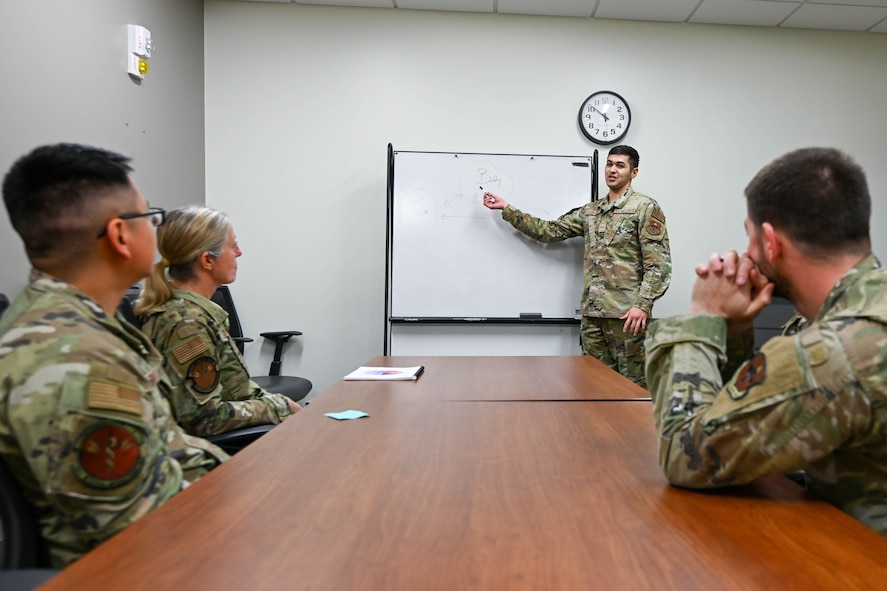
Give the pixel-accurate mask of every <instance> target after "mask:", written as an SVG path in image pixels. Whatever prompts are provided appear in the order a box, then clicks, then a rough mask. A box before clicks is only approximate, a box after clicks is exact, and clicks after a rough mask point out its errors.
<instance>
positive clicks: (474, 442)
mask: <svg viewBox="0 0 887 591" xmlns="http://www.w3.org/2000/svg"><path fill="white" fill-rule="evenodd" d="M418 361H419V360H417V359H415V358H404V357H399V358H385V359H381V358H377V359H373V360H370V361H369V362H367V364H366V365H370V364H378V365H381V364H383V363H384V364H386V365H392V366H398V365H415V364H418V363H417V362H418ZM421 364H423V365H425V367H426V370H425V373H424V374H423V375H422V377H420V378H419V380H418V381H415V382H385V383H375V382H374V383H370V382H340V383H338V384H336V385H334V386H333V387H332V388H330V389H329V390H327V391H326V392H324V393H322V394H321V395H320V396H318V397H316V398H315V399H314V400H313V401H312V402H311V404H310V405H309V406H308V407H307V408H305V409H304V410H303V411H302V412H300V413H298V414H297V415H296V416H295V417H293V418H292V419H290V420H287V421H285V422H284V423H283V424H282V425H280V426H279V427H277V428H275V429H274V430H272V431H271V432H270V433H268V434H267V435H265V436H264V437H262V438H261V439H260V440H259V441H257V442H256V443H255V444H253V445H251V446H250V447H248V448H247V449H245V450H244V451H243V452H241V453H240V454H238V455H237V456H235V457H234V458H233V459H232V460H231V461H230V462H227V463H226V464H224V465H222V466H220V467H219V468H217V469H216V470H214V471H213V472H212V473H210V474H209V475H207V476H206V477H204V478H202V479H201V480H200V481H198V482H197V483H196V484H195V485H194V486H192V487H190V488H189V489H187V490H185V491H184V492H182V493H181V494H179V495H177V496H175V497H174V498H173V499H171V500H170V501H169V502H168V503H166V504H165V505H163V506H162V507H160V508H159V509H157V510H155V511H153V512H152V513H150V514H149V515H148V516H146V517H145V518H144V519H142V520H140V521H139V522H137V523H135V524H134V525H132V526H131V527H129V528H128V529H126V530H125V531H123V532H121V533H120V534H118V535H117V536H116V537H115V538H113V539H111V540H109V541H108V542H106V543H105V544H103V545H101V546H99V547H98V548H97V549H95V550H93V551H92V552H91V553H89V554H88V555H87V556H85V557H84V558H83V559H81V560H80V561H78V562H77V563H75V564H73V565H72V566H70V567H69V568H67V569H66V570H64V571H63V572H62V573H61V574H59V575H58V576H56V577H55V578H54V579H53V580H51V581H50V582H49V583H47V584H46V585H45V586H44V587H43V589H46V590H48V591H51V590H57V589H58V590H60V589H65V590H69V591H70V590H73V589H126V590H127V591H137V590H141V589H146V590H152V591H156V590H159V589H164V590H165V589H188V590H201V589H213V590H218V589H249V590H251V591H252V590H255V591H258V590H266V589H268V590H271V589H273V590H280V589H320V590H337V591H338V590H363V589H367V590H376V589H379V590H411V591H412V590H423V591H424V590H437V589H440V590H447V591H451V590H461V589H470V590H473V589H495V590H500V589H502V590H512V589H528V590H529V589H532V590H545V589H571V590H572V589H607V590H610V589H619V590H623V589H628V590H631V589H644V590H647V589H680V590H692V589H705V590H711V589H718V590H733V589H735V590H740V589H742V590H745V589H768V590H769V589H805V590H809V589H854V590H856V589H876V588H883V587H884V585H885V583H884V581H885V580H887V566H885V560H884V557H885V556H887V540H885V539H884V538H882V537H880V536H878V535H877V534H875V533H874V532H873V531H871V530H869V529H867V528H866V527H864V526H862V525H861V524H859V523H858V522H857V521H855V520H854V519H852V518H850V517H848V516H847V515H845V514H843V513H841V512H840V511H838V510H837V509H834V508H833V507H831V506H830V505H828V504H826V503H823V502H820V501H817V500H814V499H811V498H808V497H806V496H805V493H804V492H803V491H802V489H801V488H800V487H798V486H797V485H795V484H794V483H792V482H791V481H790V480H788V479H787V478H784V477H782V476H775V477H772V478H768V479H764V480H762V481H759V482H757V483H755V484H753V485H750V486H746V487H741V488H736V489H731V490H727V491H720V492H694V491H686V490H681V489H678V488H675V487H672V486H669V485H668V484H667V483H666V481H665V479H664V478H663V476H662V473H661V471H660V469H659V465H658V463H657V459H656V457H657V452H656V437H655V433H654V429H653V424H652V414H651V407H650V402H649V401H648V400H643V399H642V398H639V397H637V394H638V389H637V388H636V387H635V386H634V385H633V384H630V383H629V382H628V381H627V380H623V379H620V380H613V379H612V376H611V375H608V372H609V373H612V372H611V371H610V370H609V369H607V368H605V367H604V366H603V365H601V364H599V363H597V362H595V361H594V360H591V359H590V358H557V357H546V358H541V357H540V358H536V357H532V358H530V357H526V358H501V357H495V358H494V357H489V358H423V359H422V360H421ZM579 366H581V367H582V368H584V369H583V370H582V371H579V370H576V369H575V368H576V367H579ZM520 367H523V368H524V369H523V370H522V371H518V370H517V369H515V368H520ZM460 368H461V369H460ZM503 368H512V369H511V370H510V371H509V372H504V371H503ZM571 368H572V369H571ZM564 375H569V376H570V379H569V380H568V381H570V382H571V383H570V384H564V377H563V376H564ZM490 376H495V379H492V378H491V377H490ZM502 380H504V381H506V383H507V384H508V385H511V386H514V391H513V392H512V393H511V394H508V393H507V392H506V391H505V388H504V387H497V386H496V384H497V383H499V382H500V381H502ZM573 380H575V382H573ZM524 382H525V383H524ZM519 383H520V384H523V385H522V386H518V385H516V384H519ZM602 384H606V385H607V388H612V390H611V391H605V390H606V389H601V390H599V388H600V386H601V385H602ZM542 385H547V388H542V387H541V386H542ZM552 390H557V392H553V391H552ZM579 392H585V394H584V395H579V394H578V393H579ZM641 392H643V390H641ZM534 393H535V394H534ZM534 395H535V396H538V398H534ZM598 395H599V396H600V397H598ZM546 397H547V398H548V399H542V398H546ZM585 397H588V399H585ZM521 398H522V399H521ZM348 409H355V410H362V411H364V412H367V413H369V415H370V416H369V417H367V418H362V419H358V420H352V421H336V420H333V419H330V418H327V417H325V416H324V413H327V412H334V411H342V410H348Z"/></svg>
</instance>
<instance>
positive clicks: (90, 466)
mask: <svg viewBox="0 0 887 591" xmlns="http://www.w3.org/2000/svg"><path fill="white" fill-rule="evenodd" d="M142 440H143V437H142V436H141V434H139V433H138V432H137V431H136V430H135V429H133V428H132V427H129V426H126V425H123V424H120V423H111V422H108V421H99V422H97V423H93V424H92V425H90V426H89V427H88V428H86V429H84V430H83V431H82V432H81V433H80V435H79V436H78V437H77V442H76V444H75V445H76V451H77V464H76V465H75V466H74V467H73V471H74V475H75V476H76V477H77V479H78V480H80V481H81V482H83V483H84V484H86V485H88V486H91V487H93V488H100V489H111V488H117V487H119V486H123V485H124V484H127V483H128V482H130V481H131V480H132V479H133V478H135V477H136V475H137V474H138V473H139V470H140V469H141V467H142V463H143V462H144V460H142V456H141V450H140V446H141V442H142Z"/></svg>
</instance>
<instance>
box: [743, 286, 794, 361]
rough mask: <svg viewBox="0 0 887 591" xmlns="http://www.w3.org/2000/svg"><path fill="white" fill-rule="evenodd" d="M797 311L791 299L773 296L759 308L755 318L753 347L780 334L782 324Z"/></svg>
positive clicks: (759, 346) (757, 346)
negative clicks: (765, 304) (762, 307)
mask: <svg viewBox="0 0 887 591" xmlns="http://www.w3.org/2000/svg"><path fill="white" fill-rule="evenodd" d="M796 313H797V311H796V310H795V305H794V304H793V303H791V300H788V299H786V298H780V297H775V298H773V300H772V301H771V302H770V305H769V306H767V307H766V308H764V309H763V310H761V313H760V314H758V316H757V318H755V323H754V324H755V348H756V349H760V348H761V346H762V345H763V344H764V343H766V342H767V341H768V340H769V339H771V338H773V337H777V336H780V335H781V334H782V327H783V325H784V324H785V323H786V322H788V321H789V319H791V318H792V317H793V316H794V315H795V314H796Z"/></svg>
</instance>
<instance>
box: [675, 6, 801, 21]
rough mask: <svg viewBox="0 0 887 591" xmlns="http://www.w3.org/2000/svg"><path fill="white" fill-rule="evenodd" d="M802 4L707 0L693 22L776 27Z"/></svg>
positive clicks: (697, 10) (698, 10)
mask: <svg viewBox="0 0 887 591" xmlns="http://www.w3.org/2000/svg"><path fill="white" fill-rule="evenodd" d="M800 5H801V3H800V2H766V1H763V0H745V1H743V2H736V0H705V1H704V2H703V3H702V4H701V5H700V6H699V8H697V9H696V12H694V13H693V16H692V17H690V22H691V23H707V24H712V25H755V26H760V27H775V26H777V25H779V23H781V22H782V21H783V20H785V18H786V17H787V16H788V15H790V14H791V13H792V12H793V11H794V10H796V9H797V8H798V7H799V6H800Z"/></svg>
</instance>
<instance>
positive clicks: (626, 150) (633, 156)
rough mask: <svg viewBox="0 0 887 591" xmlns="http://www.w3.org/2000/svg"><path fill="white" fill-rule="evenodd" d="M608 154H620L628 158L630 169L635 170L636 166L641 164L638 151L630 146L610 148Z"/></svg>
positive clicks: (621, 145) (623, 145) (622, 145)
mask: <svg viewBox="0 0 887 591" xmlns="http://www.w3.org/2000/svg"><path fill="white" fill-rule="evenodd" d="M610 154H620V155H622V156H628V163H629V164H630V165H631V167H632V168H637V167H638V164H640V162H641V156H640V154H638V151H637V150H635V149H634V148H632V147H631V146H626V145H625V144H620V145H618V146H613V147H612V148H610Z"/></svg>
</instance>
